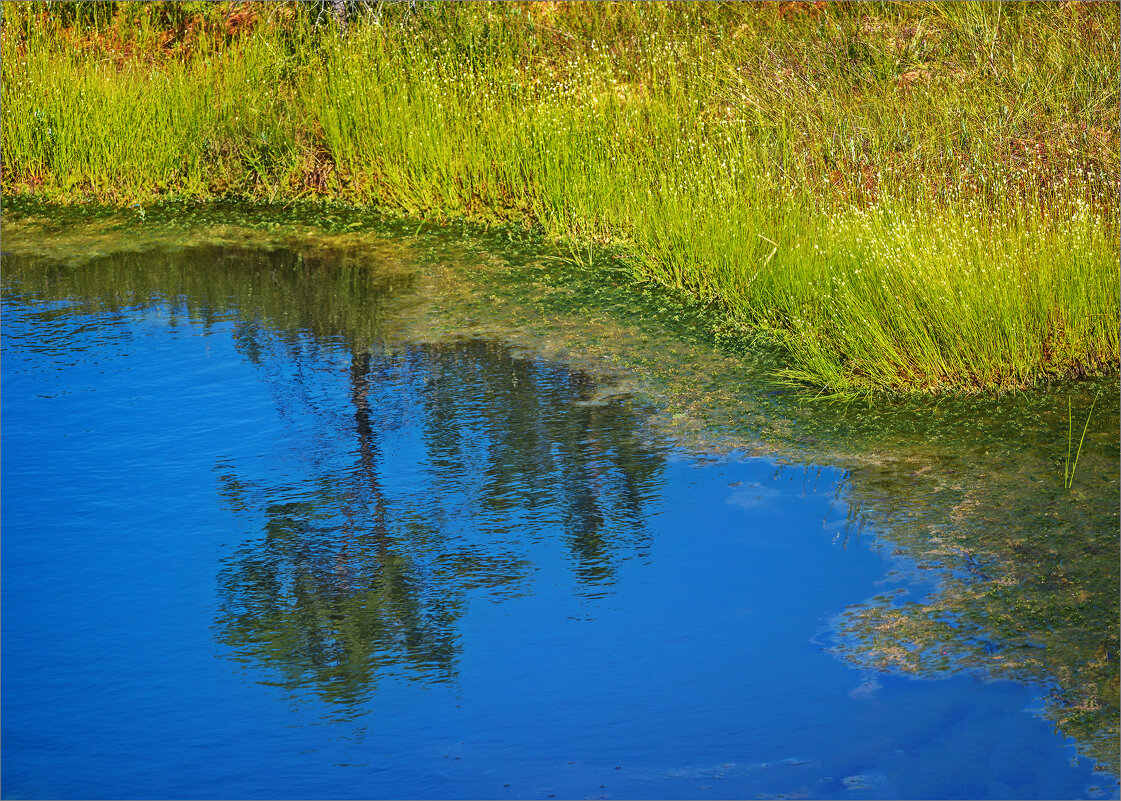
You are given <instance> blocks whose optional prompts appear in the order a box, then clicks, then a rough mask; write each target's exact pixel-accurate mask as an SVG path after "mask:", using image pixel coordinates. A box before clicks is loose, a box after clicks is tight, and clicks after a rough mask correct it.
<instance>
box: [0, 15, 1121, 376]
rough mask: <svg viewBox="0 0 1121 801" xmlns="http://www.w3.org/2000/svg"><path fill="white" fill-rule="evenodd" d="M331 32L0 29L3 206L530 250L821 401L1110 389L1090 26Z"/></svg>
mask: <svg viewBox="0 0 1121 801" xmlns="http://www.w3.org/2000/svg"><path fill="white" fill-rule="evenodd" d="M347 8H348V9H349V16H348V19H347V24H346V26H345V31H344V30H342V29H341V26H339V25H338V24H337V22H336V21H333V19H332V17H331V15H330V13H328V10H327V5H326V4H316V3H137V2H121V3H70V4H45V3H42V4H41V3H25V4H11V5H8V6H5V8H4V14H3V23H2V28H0V35H2V37H3V44H4V47H3V75H2V77H3V89H2V92H3V97H2V99H3V107H4V116H3V141H2V144H0V159H2V166H3V191H4V192H5V193H6V194H8V195H9V196H11V195H13V194H15V195H31V196H34V197H38V198H42V199H48V200H51V201H53V202H55V203H62V204H74V203H87V202H91V201H92V202H100V203H110V204H117V205H121V206H128V205H134V204H138V205H137V208H138V209H139V210H140V211H141V212H143V210H144V208H145V207H146V206H147V205H148V204H151V203H153V202H156V201H168V200H171V201H181V200H184V199H212V198H218V197H225V198H228V197H237V198H242V199H247V200H257V201H259V200H267V201H273V202H278V203H279V202H291V201H293V200H297V199H320V200H326V201H329V202H332V203H336V204H343V205H345V206H349V207H350V208H353V209H357V208H359V207H373V208H376V209H379V210H381V211H382V212H389V213H394V214H400V215H407V216H409V217H411V218H413V219H414V220H416V221H418V222H419V221H420V220H425V219H433V220H447V219H455V218H463V219H470V220H474V221H477V222H484V223H486V224H491V225H493V224H499V225H504V226H507V228H508V229H509V230H511V231H517V230H518V229H522V228H530V229H533V230H536V231H537V232H539V233H541V234H543V235H544V236H545V237H546V238H548V239H550V240H552V241H554V242H559V243H562V246H563V247H565V248H566V249H567V251H568V253H569V255H570V256H571V258H573V259H575V260H579V261H582V262H585V263H587V264H593V263H594V264H598V265H610V267H611V268H612V269H618V270H620V271H622V273H625V274H626V275H628V276H630V278H631V279H632V280H633V281H635V282H637V283H641V282H656V283H659V284H663V285H666V286H669V287H671V288H673V289H674V290H676V291H679V292H683V293H685V294H687V295H688V296H690V297H692V298H694V299H696V300H698V301H699V303H700V304H702V305H703V306H705V307H706V308H708V309H710V310H713V311H716V312H718V313H719V320H720V326H721V327H722V329H723V330H732V331H738V332H743V331H752V332H756V333H760V334H764V335H766V336H768V337H770V338H771V339H772V340H773V341H775V342H777V343H778V344H779V345H780V347H781V348H782V350H783V353H784V356H783V359H782V361H781V363H780V364H778V365H777V366H776V370H777V372H778V373H779V374H780V375H781V376H782V377H783V378H784V379H785V380H787V381H791V382H795V383H800V384H808V385H810V386H813V387H817V388H819V389H823V390H825V391H826V392H831V393H840V394H846V393H847V394H852V393H861V392H869V391H873V392H874V391H891V392H903V393H912V392H920V393H935V394H944V393H958V392H977V391H994V390H995V391H1001V390H1009V389H1018V388H1023V387H1027V386H1032V385H1039V384H1041V383H1046V382H1048V381H1052V380H1055V379H1058V378H1082V377H1088V376H1115V375H1116V374H1117V369H1118V326H1117V319H1118V314H1119V309H1118V295H1119V291H1118V272H1117V261H1118V245H1117V242H1118V218H1119V214H1118V180H1119V174H1121V173H1119V166H1118V165H1119V153H1118V143H1119V136H1118V126H1117V116H1116V108H1117V104H1118V94H1117V85H1116V75H1117V71H1118V68H1119V62H1118V52H1117V49H1116V45H1115V43H1116V41H1117V39H1118V34H1119V27H1121V26H1119V16H1121V12H1119V7H1118V6H1117V5H1116V4H1108V3H1100V4H1099V3H1026V4H1003V3H1001V4H986V3H898V4H894V3H876V4H863V3H844V4H825V3H793V2H784V3H767V4H746V3H728V4H719V3H717V4H709V3H704V4H685V3H680V4H678V3H643V4H627V3H589V4H580V3H554V2H547V3H546V2H541V3H516V2H515V3H486V2H484V3H466V4H457V3H349V4H347ZM604 256H609V257H610V258H602V257H604Z"/></svg>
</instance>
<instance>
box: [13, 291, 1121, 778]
mask: <svg viewBox="0 0 1121 801" xmlns="http://www.w3.org/2000/svg"><path fill="white" fill-rule="evenodd" d="M185 303H186V302H185V301H184V300H183V299H182V298H174V297H173V298H166V297H155V298H152V299H151V300H150V301H149V302H141V303H133V304H130V305H125V306H121V307H114V308H91V307H90V305H88V304H82V303H76V302H75V303H71V302H66V301H63V302H58V301H55V302H49V303H48V302H46V301H45V300H43V299H42V298H36V297H35V296H34V295H32V294H28V295H23V294H21V292H20V289H19V287H18V286H14V285H10V284H9V285H7V286H6V287H5V306H4V338H3V365H4V368H3V369H4V401H5V403H4V405H3V424H4V440H3V493H4V498H5V501H6V503H5V504H4V507H3V530H4V537H3V565H4V582H3V589H2V592H3V648H4V662H3V706H4V713H5V714H4V717H3V724H2V725H3V741H4V757H5V770H4V774H3V780H2V781H3V795H4V796H5V797H11V798H16V797H55V796H57V797H79V796H80V797H91V798H92V797H154V796H158V797H214V796H224V797H339V798H342V797H548V796H549V794H555V795H556V796H558V797H596V796H600V795H602V796H606V797H696V798H701V797H755V796H757V795H760V794H763V795H767V794H772V795H773V794H781V793H785V794H788V795H790V796H801V797H842V796H843V797H865V798H894V797H940V798H951V797H1019V798H1028V797H1048V798H1053V797H1082V796H1091V797H1093V796H1097V795H1099V794H1114V795H1116V787H1115V786H1114V785H1112V784H1111V783H1108V782H1104V781H1102V780H1101V779H1100V778H1097V777H1095V776H1094V775H1093V774H1092V772H1091V771H1090V768H1089V766H1088V765H1087V763H1086V762H1085V761H1082V762H1081V763H1079V764H1077V765H1072V764H1070V758H1071V756H1072V754H1073V750H1072V749H1071V748H1070V746H1069V745H1064V743H1063V741H1062V740H1061V739H1059V738H1058V737H1056V736H1054V735H1053V734H1052V733H1051V731H1050V726H1049V725H1048V724H1047V723H1045V722H1044V721H1042V720H1040V719H1038V718H1036V717H1034V716H1032V715H1031V714H1029V713H1028V712H1027V711H1025V710H1027V709H1030V708H1033V707H1035V706H1038V705H1039V704H1038V701H1037V700H1036V696H1037V694H1038V692H1037V691H1035V690H1032V689H1031V688H1024V687H1021V686H1018V685H1015V684H1012V683H1010V682H995V683H984V682H982V681H980V680H978V679H974V678H971V677H969V676H958V677H956V678H952V679H947V680H944V681H937V682H935V681H921V680H911V679H905V678H900V677H893V676H887V675H878V674H876V673H873V672H860V671H856V670H853V669H851V668H849V667H846V666H845V665H844V664H843V663H842V662H840V661H839V660H837V659H836V658H835V657H834V656H832V655H831V654H829V653H827V652H826V650H825V649H826V647H828V646H829V645H831V644H833V643H832V642H831V640H830V639H829V638H830V636H831V635H830V634H829V633H828V632H829V630H830V620H831V619H832V618H833V617H834V616H836V615H837V614H838V613H839V612H840V611H841V610H843V609H844V608H845V607H846V606H847V605H849V604H852V603H858V602H860V601H862V600H864V599H866V598H868V597H869V596H872V595H876V594H882V593H886V592H891V591H892V590H893V589H902V590H905V591H906V592H907V593H909V596H907V597H915V596H916V595H917V594H921V593H923V592H925V591H927V590H929V589H930V585H929V584H924V583H923V581H922V580H921V579H916V578H915V577H914V576H915V572H914V571H910V570H908V566H907V564H905V563H903V562H901V561H899V560H898V559H895V560H893V558H892V557H891V556H889V555H888V554H887V553H885V552H883V551H881V550H875V549H871V548H869V547H867V545H868V542H867V537H865V538H863V539H861V538H857V537H853V536H847V534H851V532H849V531H848V530H847V528H846V525H845V516H846V509H845V502H844V497H843V496H838V488H839V487H840V486H842V485H843V478H844V477H843V475H842V474H841V473H840V472H839V471H837V470H835V469H831V468H790V467H785V468H783V467H780V466H777V465H776V464H774V463H773V462H770V461H768V460H765V459H737V458H735V457H727V456H725V457H720V458H715V457H713V458H700V457H697V456H695V455H690V454H687V453H685V452H684V451H680V450H676V449H674V448H673V447H672V446H671V445H670V444H668V443H667V442H665V441H663V440H661V439H659V437H658V436H657V434H656V433H655V432H653V431H652V430H651V429H650V427H649V426H648V425H647V424H646V415H647V410H646V409H644V408H643V407H642V406H641V405H640V404H637V403H635V402H633V401H631V400H630V399H628V398H627V397H625V396H622V397H621V396H618V395H615V394H613V392H614V390H613V388H612V387H611V386H610V385H609V384H605V383H604V381H603V380H598V379H596V378H593V377H592V376H589V375H587V374H584V373H580V372H574V371H572V370H570V369H567V368H565V367H563V366H561V365H558V364H550V363H544V362H540V361H535V360H533V359H531V358H527V357H525V356H522V355H519V354H517V353H515V352H514V351H512V350H511V349H510V348H509V347H507V346H505V345H503V344H502V343H500V342H495V341H488V340H479V339H467V340H459V341H453V342H442V343H414V344H410V345H405V346H388V345H384V346H383V345H379V344H378V343H377V342H376V341H375V342H373V344H367V343H363V344H358V343H357V342H356V341H354V340H353V339H349V338H348V336H347V335H346V332H345V331H343V330H340V331H336V332H333V333H332V332H330V331H326V332H325V331H314V332H313V331H311V330H308V329H307V328H302V327H295V328H289V329H284V328H282V327H278V326H276V325H274V324H271V323H270V322H269V321H268V320H267V319H265V318H262V317H261V316H260V315H255V314H250V313H245V312H244V311H242V310H240V309H239V306H238V302H237V299H236V298H233V299H231V300H227V301H226V302H225V303H222V304H215V305H214V306H213V307H210V308H209V309H208V310H207V311H206V313H200V311H199V309H198V308H197V307H196V308H188V307H187V306H186V305H185ZM897 568H898V569H897ZM893 571H894V572H893ZM889 574H890V575H889Z"/></svg>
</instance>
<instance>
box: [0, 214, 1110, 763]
mask: <svg viewBox="0 0 1121 801" xmlns="http://www.w3.org/2000/svg"><path fill="white" fill-rule="evenodd" d="M2 224H3V228H2V236H3V249H4V252H5V259H4V273H3V281H4V283H5V285H8V284H11V283H17V284H18V285H19V288H20V292H21V293H22V294H23V295H24V296H31V297H33V298H35V299H36V300H40V301H51V300H61V299H69V300H70V301H71V302H77V303H79V304H82V305H84V306H86V307H89V308H91V309H114V308H120V307H123V306H128V305H133V304H137V303H144V302H147V301H148V300H149V299H151V298H152V297H154V296H161V297H164V298H178V299H180V300H181V302H182V303H183V304H185V309H186V313H187V314H190V315H198V316H206V315H209V314H214V313H216V311H218V310H221V309H222V308H223V307H224V306H226V305H231V304H236V305H238V307H239V310H240V313H241V314H243V315H244V314H246V313H249V314H251V315H253V316H255V317H256V318H258V319H259V320H261V321H262V322H263V323H264V324H266V325H268V326H269V327H271V328H274V329H277V330H281V331H284V330H290V331H297V330H300V331H311V332H313V333H314V334H316V335H317V336H323V337H344V338H346V339H347V341H350V342H352V343H354V345H355V347H356V348H363V347H370V346H372V345H374V344H377V345H378V346H379V347H382V348H385V349H388V350H390V351H392V350H393V349H394V348H400V349H404V348H405V347H407V346H410V345H415V344H418V343H421V344H423V343H431V344H436V343H441V342H450V341H467V340H470V341H475V340H488V341H494V340H497V341H500V342H502V343H505V346H506V347H508V348H509V351H510V353H512V354H518V353H525V354H532V355H534V356H535V357H538V358H542V359H546V360H550V361H553V362H559V363H563V364H566V365H569V366H571V367H572V368H574V369H577V370H580V371H582V372H585V373H588V374H590V375H592V376H594V377H595V378H596V379H597V386H598V387H599V388H600V389H599V393H600V394H599V395H598V396H597V397H594V398H591V399H589V400H588V401H585V402H586V403H589V404H596V403H607V402H609V401H611V400H613V399H616V398H624V397H625V398H630V399H631V400H632V402H634V403H638V404H642V405H643V406H645V407H648V408H649V409H651V410H652V412H651V415H650V416H649V422H648V425H649V426H650V428H651V433H655V432H656V434H657V435H658V436H661V437H668V438H670V439H671V440H672V441H674V442H675V443H676V444H677V445H678V446H679V447H682V448H685V449H687V450H691V451H693V452H695V453H697V454H699V455H708V456H710V457H711V458H720V457H721V456H722V455H729V454H730V455H735V456H754V455H765V456H768V457H770V458H772V459H774V460H776V461H778V462H780V463H792V464H815V465H828V466H832V467H837V468H840V469H842V470H844V471H846V476H847V478H846V480H845V482H844V486H843V489H842V492H843V494H844V499H845V501H846V504H847V509H848V519H847V520H846V521H844V524H843V525H842V526H841V527H840V529H839V532H840V533H839V534H838V536H839V537H844V538H845V539H846V540H855V539H856V538H859V537H860V535H861V532H862V531H864V530H865V528H866V527H868V530H870V531H875V533H876V537H875V539H874V541H873V546H874V547H877V548H884V549H890V550H891V552H892V553H895V554H899V555H902V556H906V557H909V561H907V562H906V564H910V565H913V568H909V569H914V570H916V571H928V574H929V575H931V576H934V577H936V578H937V583H936V589H935V590H934V591H933V592H931V593H930V594H928V595H927V596H925V597H923V598H922V599H921V600H919V601H914V600H909V599H908V598H906V597H903V596H899V595H885V596H879V597H874V598H870V599H867V600H866V601H865V602H864V603H863V604H859V605H855V606H852V607H849V608H847V609H844V610H838V615H837V617H836V619H835V621H834V627H835V634H836V637H835V638H834V643H835V645H834V648H835V651H836V652H837V654H838V656H839V657H840V658H842V659H844V660H848V661H850V662H852V663H853V664H856V665H859V666H862V667H865V668H872V669H877V670H884V671H896V672H900V673H904V674H907V675H911V676H916V677H929V678H937V677H939V676H943V675H947V674H949V673H954V672H959V671H969V672H974V673H976V674H979V675H982V676H986V677H992V678H1011V679H1015V680H1020V681H1025V682H1036V683H1041V684H1043V685H1044V686H1046V687H1048V688H1049V690H1048V695H1047V697H1046V703H1045V707H1044V709H1043V714H1044V715H1045V716H1046V717H1048V718H1049V719H1051V720H1052V721H1053V722H1054V723H1055V725H1056V727H1057V728H1058V729H1059V730H1060V731H1061V732H1063V733H1064V734H1066V735H1069V736H1071V737H1073V738H1075V739H1076V741H1077V742H1078V743H1079V746H1080V749H1081V750H1082V752H1083V753H1084V754H1085V755H1087V756H1089V757H1091V758H1093V759H1094V760H1095V761H1096V762H1097V763H1098V764H1099V765H1100V766H1101V767H1102V768H1103V769H1105V770H1107V771H1108V772H1110V773H1112V774H1114V775H1116V774H1117V773H1118V770H1119V765H1118V658H1119V648H1118V595H1119V588H1118V572H1119V570H1118V568H1119V562H1118V526H1119V515H1118V506H1119V462H1118V459H1119V454H1118V428H1119V420H1118V406H1119V395H1118V388H1117V386H1116V384H1115V383H1111V382H1099V383H1085V384H1077V385H1054V386H1051V387H1047V388H1045V389H1040V390H1034V391H1031V392H1026V393H1020V394H1015V395H1005V396H999V397H993V396H970V397H945V398H933V399H931V398H914V397H910V398H887V397H878V398H862V399H857V400H854V401H839V400H833V399H822V398H817V397H815V396H814V395H813V392H812V391H810V390H807V389H804V388H796V387H791V386H789V385H787V384H783V383H781V382H779V381H776V380H775V378H774V375H775V373H776V370H777V369H778V368H779V367H780V366H781V352H780V351H779V349H778V348H777V347H776V346H775V345H774V344H773V343H769V342H767V341H765V340H758V339H755V340H753V339H751V338H749V337H748V336H746V335H744V334H743V333H742V332H739V331H736V330H732V329H729V328H727V327H726V326H724V325H723V324H722V322H721V320H720V318H719V317H718V316H717V315H715V314H713V313H711V311H710V310H708V309H705V308H702V307H699V306H697V305H691V304H690V303H688V302H686V301H682V300H681V299H679V298H677V297H674V296H672V295H670V294H668V293H666V292H665V291H663V290H661V289H659V288H657V287H654V286H649V285H640V284H634V283H633V281H632V279H631V277H630V274H629V272H627V271H625V270H623V269H621V268H617V267H615V266H613V265H614V261H613V258H612V254H610V253H591V254H582V255H578V254H572V253H565V252H562V251H557V250H556V249H555V248H553V247H551V246H548V245H546V244H544V243H542V242H540V241H538V240H537V239H535V238H534V237H533V236H532V235H528V234H525V233H524V232H520V231H514V230H501V231H484V230H479V229H469V228H462V227H444V228H437V227H434V226H431V225H430V224H424V225H418V224H417V223H415V222H411V223H410V222H407V221H400V220H387V219H385V218H380V217H376V216H372V215H365V214H362V213H358V212H354V211H352V210H343V209H330V208H327V209H324V208H309V209H280V208H259V207H258V208H248V207H238V206H213V205H211V206H198V207H183V206H169V207H167V208H156V209H147V210H140V209H131V210H126V211H105V210H96V209H94V210H82V209H77V210H74V209H70V210H62V209H56V208H52V207H44V206H37V205H35V204H30V203H26V202H20V203H16V204H13V203H7V204H6V206H5V209H4V216H3V219H2ZM130 254H132V255H130ZM140 254H144V255H143V258H141V255H140ZM185 254H186V255H187V256H189V258H185V257H184V256H185ZM200 263H201V264H208V265H209V268H208V269H206V270H201V269H199V268H198V267H197V265H198V264H200ZM153 265H158V269H153ZM1095 399H1096V405H1095V406H1094V411H1093V414H1092V415H1090V416H1089V423H1088V431H1087V434H1086V438H1085V442H1084V444H1083V446H1082V451H1081V457H1080V460H1079V462H1078V470H1077V474H1076V475H1075V477H1074V481H1073V485H1072V486H1071V487H1070V488H1069V489H1067V488H1065V487H1064V481H1063V476H1064V466H1065V459H1066V457H1067V408H1068V402H1069V403H1070V404H1071V406H1072V408H1073V410H1074V416H1075V417H1076V418H1078V422H1079V423H1081V421H1082V420H1085V419H1086V416H1087V415H1088V414H1089V410H1090V408H1091V405H1092V404H1093V403H1094V401H1095ZM1079 415H1082V416H1081V417H1079ZM901 563H902V562H901Z"/></svg>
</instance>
